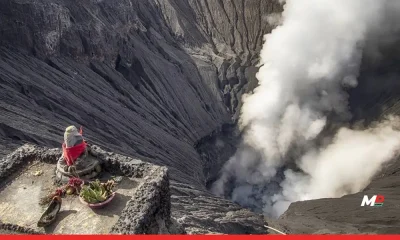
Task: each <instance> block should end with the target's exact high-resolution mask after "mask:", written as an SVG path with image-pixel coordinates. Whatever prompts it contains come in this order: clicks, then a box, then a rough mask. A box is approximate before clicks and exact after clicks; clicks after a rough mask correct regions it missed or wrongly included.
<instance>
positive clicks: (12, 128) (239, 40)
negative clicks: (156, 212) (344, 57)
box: [0, 0, 281, 233]
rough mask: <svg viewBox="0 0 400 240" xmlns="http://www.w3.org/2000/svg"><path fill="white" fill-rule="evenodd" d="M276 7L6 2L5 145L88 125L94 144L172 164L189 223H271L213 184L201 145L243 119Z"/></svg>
mask: <svg viewBox="0 0 400 240" xmlns="http://www.w3.org/2000/svg"><path fill="white" fill-rule="evenodd" d="M280 10H281V6H280V5H279V4H277V2H276V1H260V0H248V1H239V0H232V1H206V0H198V1H176V0H163V1H162V0H151V1H139V0H121V1H113V0H103V1H98V0H91V1H78V2H77V1H72V0H56V1H53V0H51V1H50V0H36V1H26V0H5V1H2V2H1V3H0V35H1V37H0V145H1V147H0V152H1V155H3V156H4V154H6V153H9V152H11V151H12V150H13V149H15V148H16V147H17V146H19V145H20V144H22V143H24V142H31V143H35V144H38V145H41V146H48V147H59V146H60V144H61V142H62V133H63V131H64V129H65V127H67V126H68V125H71V124H74V125H76V126H79V125H82V126H83V127H84V128H83V129H84V136H85V137H86V138H87V139H88V141H89V142H91V143H95V144H97V145H99V146H101V147H102V148H104V149H107V150H111V151H113V152H116V153H123V154H125V155H129V156H132V157H135V158H138V159H141V160H143V161H147V162H151V163H155V164H159V165H163V166H167V167H168V168H169V175H170V178H171V179H170V182H171V190H172V215H173V216H174V217H175V218H177V219H178V218H182V217H185V216H186V215H190V218H189V219H190V221H185V228H186V229H192V230H193V232H202V233H207V232H219V233H230V232H240V231H243V232H248V233H265V231H264V229H263V228H262V224H263V219H262V216H260V215H256V214H253V213H251V212H250V211H247V210H243V209H240V208H239V207H238V206H237V205H235V204H233V203H229V202H227V201H225V200H222V199H218V198H213V197H212V196H211V195H210V193H209V192H208V191H207V190H206V182H207V180H208V179H209V177H210V176H206V174H205V172H204V168H205V167H210V161H212V159H208V160H207V158H201V157H200V156H199V154H198V152H197V151H196V148H195V147H194V145H195V144H196V143H198V142H199V141H200V140H201V139H202V138H203V137H205V136H208V135H209V134H211V133H212V132H213V131H215V129H218V128H219V127H221V126H222V125H223V124H225V123H228V124H229V123H231V122H232V120H233V121H235V120H236V119H237V113H238V111H237V110H238V108H239V107H240V96H241V95H242V94H243V93H244V92H246V91H248V90H251V88H253V87H254V85H255V77H254V74H255V72H256V68H255V67H253V66H254V63H255V62H256V60H257V54H258V52H259V50H260V48H261V46H262V37H263V35H264V34H265V33H267V32H269V31H270V30H271V29H272V26H270V25H269V24H268V23H267V22H266V20H265V19H266V18H265V17H266V16H267V14H269V13H272V12H279V11H280ZM228 145H229V146H231V147H229V148H230V149H233V147H234V144H230V143H228ZM225 157H226V156H224V157H223V158H221V160H218V161H219V162H220V163H221V164H222V163H223V161H224V160H223V159H225ZM215 169H217V168H215ZM127 171H129V170H127ZM213 174H214V173H213ZM210 199H212V200H210ZM210 201H212V202H213V207H206V205H207V204H209V202H210ZM193 206H198V207H197V210H198V211H195V209H193ZM132 211H134V210H132ZM238 226H240V227H238ZM188 233H190V231H188Z"/></svg>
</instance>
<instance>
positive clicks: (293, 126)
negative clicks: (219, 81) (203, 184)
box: [212, 0, 400, 216]
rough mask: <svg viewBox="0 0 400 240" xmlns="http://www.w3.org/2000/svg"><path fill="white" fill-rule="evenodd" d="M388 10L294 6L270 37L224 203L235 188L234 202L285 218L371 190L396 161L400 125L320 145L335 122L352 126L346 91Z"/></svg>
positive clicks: (379, 5) (224, 178) (344, 3)
mask: <svg viewBox="0 0 400 240" xmlns="http://www.w3.org/2000/svg"><path fill="white" fill-rule="evenodd" d="M387 3H388V2H387V1H384V0H379V1H377V0H334V1H332V0H307V1H303V0H286V4H285V7H284V12H283V15H282V19H281V20H282V22H281V23H280V26H278V27H277V28H276V29H274V30H273V31H272V33H271V34H268V35H266V36H265V44H264V46H263V49H262V51H261V54H260V56H261V63H260V65H261V67H260V70H259V72H258V74H257V78H258V80H259V86H258V87H257V88H256V89H255V90H254V93H253V94H251V95H247V96H244V97H243V107H242V112H241V118H240V126H241V127H242V129H243V130H244V131H245V134H244V139H243V146H242V147H241V148H240V149H239V150H238V151H237V153H236V155H235V156H233V157H232V158H231V159H230V160H229V161H228V162H227V163H226V165H225V166H224V168H223V171H222V175H221V177H220V179H219V180H218V181H216V182H215V184H214V185H213V188H212V191H213V192H214V193H215V194H217V195H221V196H224V195H226V191H227V188H228V187H227V185H229V184H231V185H232V184H233V186H234V187H233V189H231V192H230V193H229V195H230V197H231V198H232V199H233V200H234V201H237V202H239V203H241V204H243V205H248V206H252V207H254V206H256V207H257V208H258V209H261V208H262V209H263V211H264V212H265V213H267V214H269V215H271V216H279V215H280V214H282V213H283V212H284V211H285V210H286V209H287V207H288V206H289V204H290V203H291V202H293V201H298V200H306V199H315V198H322V197H340V196H343V195H344V194H349V193H354V192H358V191H360V190H362V189H363V188H365V187H366V185H367V184H368V183H369V181H370V180H371V178H372V177H373V176H374V174H376V173H377V171H379V170H380V168H381V166H382V164H384V163H385V162H387V161H389V160H390V159H392V158H393V157H394V156H395V154H396V150H397V149H398V148H399V147H400V133H399V131H398V129H397V128H396V127H397V126H396V125H397V122H398V119H397V118H390V119H387V120H385V121H383V122H381V123H379V124H376V125H375V126H374V127H372V128H370V129H367V130H351V129H348V128H341V129H340V130H339V131H338V132H337V133H336V134H335V135H334V137H333V138H331V139H329V143H322V144H321V141H319V140H320V139H319V140H318V141H317V139H316V138H317V137H319V136H320V133H321V132H322V131H323V129H324V127H325V126H326V124H327V121H328V117H332V116H333V117H334V118H335V120H336V121H342V122H345V121H348V120H349V119H350V117H351V114H350V112H349V109H348V96H347V93H346V91H345V89H346V88H354V87H356V86H357V77H358V72H359V66H360V64H361V58H362V51H363V46H364V44H365V41H366V40H368V37H369V36H370V35H371V34H372V32H374V31H376V29H377V27H378V26H379V25H381V24H382V21H383V17H384V11H385V9H387V5H386V4H387ZM317 144H319V145H317ZM287 165H291V167H287ZM284 166H285V169H283V170H282V167H284ZM232 179H233V180H232ZM232 181H234V182H233V183H232Z"/></svg>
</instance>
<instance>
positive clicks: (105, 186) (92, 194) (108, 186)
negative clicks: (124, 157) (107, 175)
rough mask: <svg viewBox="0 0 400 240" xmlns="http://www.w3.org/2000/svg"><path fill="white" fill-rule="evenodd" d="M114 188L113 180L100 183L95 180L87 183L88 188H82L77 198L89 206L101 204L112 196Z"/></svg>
mask: <svg viewBox="0 0 400 240" xmlns="http://www.w3.org/2000/svg"><path fill="white" fill-rule="evenodd" d="M114 186H115V182H114V181H113V180H108V181H107V182H106V183H101V182H100V181H99V180H98V179H97V180H96V181H92V182H89V186H83V187H82V189H81V191H80V193H79V196H80V197H81V198H83V200H85V202H87V203H90V204H94V203H101V202H104V201H105V200H107V199H108V198H109V197H110V196H111V195H112V193H113V188H114Z"/></svg>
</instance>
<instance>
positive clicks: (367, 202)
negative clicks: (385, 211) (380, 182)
mask: <svg viewBox="0 0 400 240" xmlns="http://www.w3.org/2000/svg"><path fill="white" fill-rule="evenodd" d="M375 200H376V195H374V196H373V197H372V198H371V199H368V196H367V195H364V198H363V200H362V202H361V206H365V205H369V206H375Z"/></svg>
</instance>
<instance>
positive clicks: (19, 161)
mask: <svg viewBox="0 0 400 240" xmlns="http://www.w3.org/2000/svg"><path fill="white" fill-rule="evenodd" d="M91 153H93V154H95V155H96V156H97V157H98V159H99V160H100V161H101V162H102V163H103V166H104V167H105V168H106V170H111V171H112V172H115V173H118V174H124V172H126V173H128V177H135V179H141V180H140V185H139V186H138V187H137V188H136V190H135V192H134V194H133V196H132V198H131V200H129V201H128V202H127V204H126V207H125V208H124V209H123V210H122V213H121V215H120V218H119V220H118V221H117V223H116V224H115V225H114V226H113V228H112V230H111V231H112V233H114V234H158V233H164V234H169V233H185V232H184V229H183V228H182V227H181V226H180V225H179V224H178V223H176V221H173V219H171V199H170V195H171V192H170V187H169V176H168V171H167V168H166V167H162V166H156V165H153V164H150V163H144V162H141V161H140V160H137V159H133V158H130V157H126V156H122V155H119V154H114V153H110V152H105V151H104V150H102V149H101V148H99V147H98V146H91ZM59 157H60V150H59V149H47V148H42V147H37V146H34V145H28V144H27V145H24V146H22V147H20V148H18V149H17V150H16V151H14V152H13V153H11V154H9V155H7V156H6V157H5V158H3V159H2V160H1V162H0V180H1V184H0V188H2V187H3V185H4V184H6V183H7V182H8V181H11V180H12V179H10V177H9V176H10V175H11V174H13V173H16V172H18V171H19V170H20V169H21V168H23V167H24V165H27V164H28V163H29V162H31V161H42V162H49V163H56V162H57V160H58V158H59ZM126 169H129V171H127V170H126ZM1 230H6V231H11V232H16V233H35V231H33V230H31V229H27V228H25V227H22V226H14V225H13V224H10V223H4V224H3V223H1V222H0V231H1Z"/></svg>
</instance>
